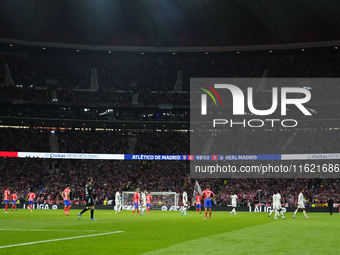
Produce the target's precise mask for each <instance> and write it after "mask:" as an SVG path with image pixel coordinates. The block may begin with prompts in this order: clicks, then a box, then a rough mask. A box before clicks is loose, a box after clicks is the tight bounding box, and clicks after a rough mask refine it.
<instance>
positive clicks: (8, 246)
mask: <svg viewBox="0 0 340 255" xmlns="http://www.w3.org/2000/svg"><path fill="white" fill-rule="evenodd" d="M123 232H124V231H115V232H107V233H100V234H94V235H86V236H73V237H66V238H58V239H51V240H44V241H37V242H30V243H18V244H12V245H5V246H0V249H3V248H10V247H17V246H24V245H31V244H37V243H49V242H56V241H63V240H70V239H77V238H83V237H91V236H103V235H111V234H117V233H123Z"/></svg>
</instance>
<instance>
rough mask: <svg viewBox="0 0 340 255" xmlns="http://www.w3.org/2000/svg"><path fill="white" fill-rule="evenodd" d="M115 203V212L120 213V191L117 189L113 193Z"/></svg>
mask: <svg viewBox="0 0 340 255" xmlns="http://www.w3.org/2000/svg"><path fill="white" fill-rule="evenodd" d="M115 204H116V213H121V212H120V209H121V208H122V203H121V200H120V192H119V190H117V192H116V195H115Z"/></svg>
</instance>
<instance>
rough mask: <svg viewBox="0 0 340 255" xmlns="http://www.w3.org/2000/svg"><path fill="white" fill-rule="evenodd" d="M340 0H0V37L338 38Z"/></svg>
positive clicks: (95, 41) (128, 46)
mask: <svg viewBox="0 0 340 255" xmlns="http://www.w3.org/2000/svg"><path fill="white" fill-rule="evenodd" d="M339 13H340V1H339V0H48V1H40V0H0V42H8V43H18V44H26V45H37V46H44V47H65V48H77V49H82V48H83V49H99V50H120V51H219V50H222V51H229V50H230V51H231V50H253V49H284V48H298V47H315V46H331V45H333V46H335V45H339V44H340V15H339Z"/></svg>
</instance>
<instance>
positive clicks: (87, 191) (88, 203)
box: [78, 177, 97, 220]
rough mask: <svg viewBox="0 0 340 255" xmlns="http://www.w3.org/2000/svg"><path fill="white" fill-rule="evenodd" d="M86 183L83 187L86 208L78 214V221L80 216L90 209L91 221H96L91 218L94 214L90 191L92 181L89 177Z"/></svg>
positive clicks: (92, 198)
mask: <svg viewBox="0 0 340 255" xmlns="http://www.w3.org/2000/svg"><path fill="white" fill-rule="evenodd" d="M87 181H88V183H87V184H86V186H85V201H86V207H85V209H84V210H82V211H81V212H80V213H78V218H79V220H80V219H81V215H82V214H83V213H84V212H86V211H87V210H88V209H90V208H91V220H97V219H95V218H93V213H94V197H93V191H92V183H93V179H92V177H89V178H88V179H87Z"/></svg>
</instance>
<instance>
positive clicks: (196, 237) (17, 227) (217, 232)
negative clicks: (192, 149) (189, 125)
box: [0, 209, 340, 255]
mask: <svg viewBox="0 0 340 255" xmlns="http://www.w3.org/2000/svg"><path fill="white" fill-rule="evenodd" d="M79 211H80V210H72V209H71V210H70V212H69V213H70V216H68V217H66V216H65V215H64V212H63V210H34V211H33V212H29V211H28V210H22V209H21V210H19V211H9V212H8V213H7V214H5V213H3V212H1V217H0V233H1V235H0V254H59V255H60V254H129V255H131V254H290V255H292V254H339V250H340V242H339V230H340V227H339V226H340V224H339V222H340V215H339V214H338V213H336V214H333V215H332V216H330V215H329V214H327V213H309V214H308V216H310V218H311V219H309V220H307V219H305V218H304V216H303V214H302V212H299V213H298V214H297V218H296V219H295V220H294V219H292V215H293V213H286V214H285V216H286V218H287V219H285V220H283V219H278V220H274V219H273V215H272V218H268V217H267V213H249V212H239V213H238V215H237V216H236V217H235V216H229V213H228V212H213V214H212V219H211V220H203V217H204V215H203V214H199V215H197V214H196V212H190V211H189V212H188V214H189V216H188V217H185V216H182V215H181V213H180V212H162V211H151V214H150V215H143V216H138V215H135V216H132V215H131V211H122V214H115V212H114V211H109V210H96V211H95V218H97V219H98V220H97V221H91V220H90V212H86V213H85V214H83V216H82V219H81V220H79V219H78V216H77V213H78V212H79ZM116 231H123V232H117V233H112V232H116ZM106 233H111V234H106ZM102 234H103V235H102ZM72 237H73V239H71V238H72ZM75 237H76V238H75ZM55 239H58V240H57V241H52V240H55ZM43 241H46V242H43ZM24 243H30V244H28V245H22V246H18V245H19V244H24ZM9 245H12V246H11V247H7V246H9Z"/></svg>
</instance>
